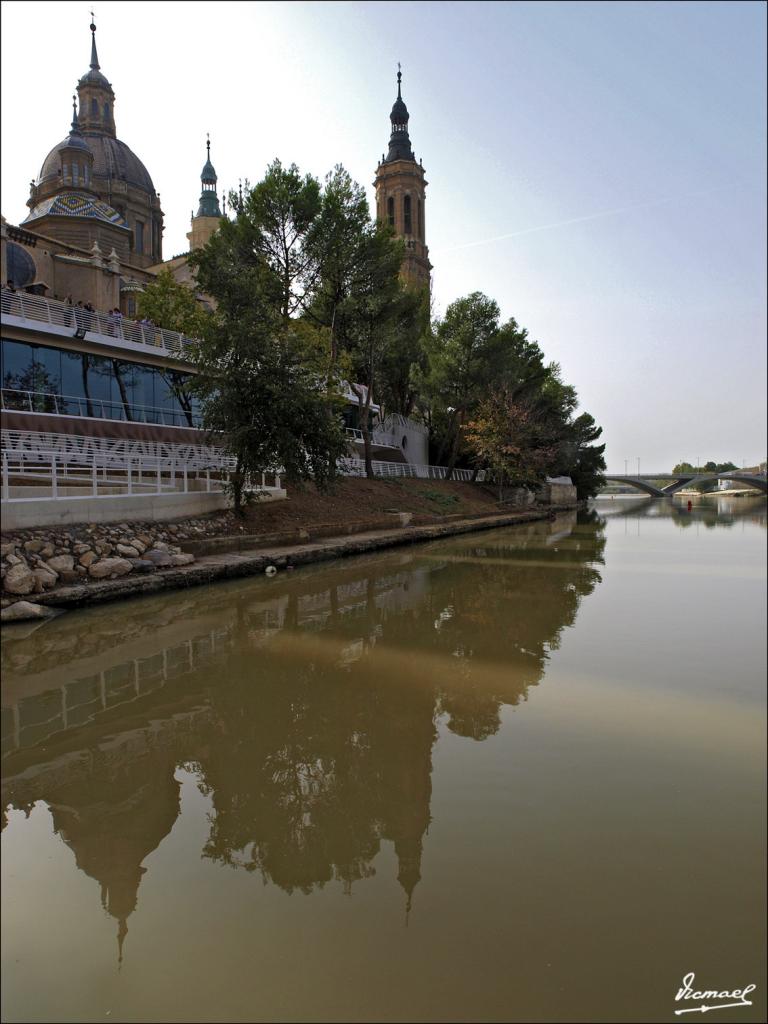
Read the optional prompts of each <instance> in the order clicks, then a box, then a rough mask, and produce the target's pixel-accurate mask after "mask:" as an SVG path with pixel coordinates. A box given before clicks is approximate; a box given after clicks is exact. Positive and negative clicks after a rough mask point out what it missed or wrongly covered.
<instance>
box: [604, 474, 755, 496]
mask: <svg viewBox="0 0 768 1024" xmlns="http://www.w3.org/2000/svg"><path fill="white" fill-rule="evenodd" d="M605 479H606V480H608V481H610V482H611V483H617V484H630V485H631V486H632V487H636V488H637V489H638V491H644V492H645V494H650V495H652V496H653V497H654V498H668V497H670V496H671V495H673V494H677V492H678V491H681V490H683V488H685V487H691V486H692V485H694V484H707V483H712V481H714V480H738V481H739V483H743V484H744V486H745V487H756V488H757V489H758V490H760V491H762V492H763V494H768V480H766V477H765V476H756V475H755V474H753V473H743V472H739V471H738V470H733V469H728V470H724V471H723V472H721V473H690V474H686V475H683V476H681V475H679V474H676V473H643V475H642V476H633V475H632V474H629V475H624V474H623V473H606V474H605ZM660 480H669V483H668V484H667V485H666V486H665V487H658V486H657V483H658V481H660Z"/></svg>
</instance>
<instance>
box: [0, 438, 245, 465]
mask: <svg viewBox="0 0 768 1024" xmlns="http://www.w3.org/2000/svg"><path fill="white" fill-rule="evenodd" d="M0 440H1V441H2V448H3V450H4V451H6V452H8V453H9V454H10V455H14V456H21V457H24V458H26V457H31V458H34V457H35V456H36V455H37V454H39V453H40V452H55V453H56V454H58V455H63V456H66V458H67V459H68V460H69V461H70V462H81V463H87V464H90V460H91V458H92V457H94V456H97V457H102V458H105V459H113V460H115V465H122V464H123V463H124V462H125V461H126V460H127V459H131V460H132V461H134V462H136V461H138V460H140V459H144V458H149V459H166V460H168V461H175V462H176V464H177V465H181V464H182V463H184V462H186V463H187V465H188V466H189V467H190V468H191V469H205V468H210V469H234V468H235V465H236V459H235V457H234V456H232V455H228V454H227V453H226V452H225V451H224V449H223V448H218V447H216V446H215V445H197V444H171V443H170V442H166V441H144V440H137V439H135V438H123V437H88V436H85V435H82V434H59V433H53V432H50V433H48V432H42V431H34V430H3V431H2V432H1V433H0Z"/></svg>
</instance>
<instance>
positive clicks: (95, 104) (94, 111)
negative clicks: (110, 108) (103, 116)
mask: <svg viewBox="0 0 768 1024" xmlns="http://www.w3.org/2000/svg"><path fill="white" fill-rule="evenodd" d="M91 115H92V116H93V117H98V116H99V101H98V100H97V99H96V97H94V98H93V99H92V100H91Z"/></svg>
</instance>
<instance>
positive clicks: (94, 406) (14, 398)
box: [0, 338, 200, 427]
mask: <svg viewBox="0 0 768 1024" xmlns="http://www.w3.org/2000/svg"><path fill="white" fill-rule="evenodd" d="M0 348H1V357H0V358H1V362H0V379H1V380H2V404H3V408H5V409H15V410H19V411H23V412H39V413H53V414H58V415H61V416H89V417H94V418H97V419H110V420H127V421H131V422H134V423H154V424H158V425H162V426H174V427H199V426H200V410H199V404H198V401H197V399H196V398H194V397H193V396H191V395H189V393H188V389H187V383H188V381H189V380H190V374H188V373H182V372H181V371H179V370H173V369H168V368H164V367H157V366H146V365H144V364H142V363H134V362H132V361H128V360H125V359H116V358H112V357H106V356H97V355H93V354H92V353H90V352H72V351H69V350H66V349H58V348H51V347H49V346H45V345H32V344H29V343H28V342H23V341H11V340H8V339H5V338H3V339H2V342H1V344H0Z"/></svg>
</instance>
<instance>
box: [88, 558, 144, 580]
mask: <svg viewBox="0 0 768 1024" xmlns="http://www.w3.org/2000/svg"><path fill="white" fill-rule="evenodd" d="M132 569H133V566H132V565H131V563H130V562H129V561H128V560H127V559H125V558H102V559H101V561H99V562H93V563H92V564H91V565H89V566H88V575H89V576H90V577H91V578H92V579H94V580H107V579H114V578H115V577H117V576H126V575H127V574H128V573H129V572H131V570H132Z"/></svg>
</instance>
